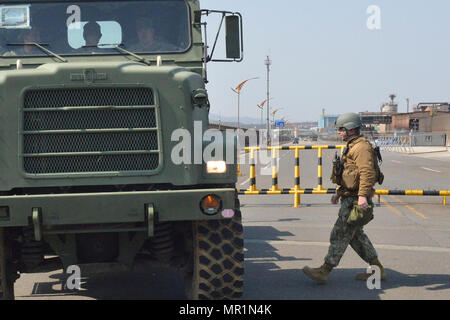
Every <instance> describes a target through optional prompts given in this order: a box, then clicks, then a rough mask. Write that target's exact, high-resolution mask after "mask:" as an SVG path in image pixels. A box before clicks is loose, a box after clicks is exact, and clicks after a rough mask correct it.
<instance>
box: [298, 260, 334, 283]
mask: <svg viewBox="0 0 450 320" xmlns="http://www.w3.org/2000/svg"><path fill="white" fill-rule="evenodd" d="M331 270H333V267H332V266H330V265H329V264H326V263H324V264H323V265H321V266H320V267H319V268H310V267H308V266H306V267H304V268H303V272H304V273H305V274H306V275H307V276H308V277H309V278H310V279H312V280H314V281H316V282H317V283H319V284H324V283H325V282H326V281H327V280H328V275H329V274H330V272H331Z"/></svg>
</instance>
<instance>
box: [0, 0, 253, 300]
mask: <svg viewBox="0 0 450 320" xmlns="http://www.w3.org/2000/svg"><path fill="white" fill-rule="evenodd" d="M0 11H1V12H0V13H1V14H0V34H1V39H0V41H1V43H0V50H1V52H0V272H1V277H0V297H1V298H2V299H13V298H14V282H15V281H16V280H17V279H18V278H19V276H20V274H22V273H39V272H50V271H56V270H62V271H63V274H66V273H67V272H66V271H68V270H69V269H70V270H72V269H73V268H74V266H75V267H76V268H78V270H79V271H80V275H81V277H82V278H83V279H84V278H87V279H89V277H90V276H92V275H93V274H95V273H98V272H121V271H130V270H132V269H133V267H135V266H136V265H138V264H141V263H142V264H143V265H145V266H149V268H150V267H151V266H152V265H158V266H161V265H163V266H165V267H168V268H176V269H177V270H179V271H180V272H181V273H182V274H183V276H184V279H185V287H186V292H187V297H188V298H191V299H235V298H239V297H241V295H242V292H243V273H244V250H243V229H242V222H241V213H240V209H239V200H238V198H237V192H236V188H235V183H236V179H237V174H236V154H234V155H232V156H230V157H231V159H232V161H225V159H223V160H221V159H218V160H217V159H216V160H214V161H206V160H204V159H203V160H201V161H192V162H189V161H182V162H180V163H177V162H176V161H173V153H174V152H173V150H174V148H175V146H177V144H178V143H179V142H180V140H176V139H173V134H172V133H173V132H174V131H175V130H185V131H187V132H188V133H191V134H193V135H194V134H196V132H194V131H196V130H197V128H199V130H197V131H199V133H200V135H202V133H204V132H205V131H206V130H207V129H208V113H209V109H210V102H209V99H208V92H207V90H206V89H205V88H206V86H205V83H207V81H208V80H207V72H206V69H207V68H206V65H207V63H208V62H210V61H220V62H222V61H236V62H239V61H241V60H242V58H243V44H242V17H241V15H240V14H239V13H234V12H226V11H215V10H202V9H200V4H199V2H198V1H197V0H120V1H104V0H97V1H95V0H93V1H83V2H72V1H65V0H58V1H54V0H45V1H41V0H39V1H37V0H36V1H35V0H31V1H26V2H23V1H19V0H17V1H16V0H2V1H1V5H0ZM210 15H214V16H216V17H217V18H216V22H217V27H219V28H218V29H219V31H218V32H217V37H215V41H216V42H215V43H214V46H213V48H212V50H210V49H209V47H210V46H209V45H208V41H207V39H208V38H207V32H206V25H207V24H206V22H205V21H206V20H208V16H210ZM219 22H220V25H219ZM223 27H224V28H223ZM223 29H225V32H226V33H225V34H224V32H222V31H221V30H223ZM218 39H219V41H218ZM221 39H224V40H225V41H221ZM222 42H223V43H222ZM216 44H218V46H217V47H222V48H225V50H226V53H225V52H224V53H223V56H224V57H223V58H221V59H214V58H213V53H214V50H215V49H216ZM196 124H200V125H199V126H198V125H196ZM200 139H201V138H200ZM200 141H201V142H200V155H201V152H202V150H204V149H205V148H206V147H207V143H206V142H205V141H203V140H200ZM223 141H225V142H224V144H223V148H224V150H225V149H227V150H229V149H230V146H231V150H235V149H236V138H235V137H233V136H231V137H228V136H224V137H223ZM188 145H189V146H190V147H189V148H190V150H189V149H184V152H188V151H191V152H192V154H198V150H197V149H198V143H196V142H195V141H194V142H193V143H192V144H188ZM196 148H197V149H196ZM183 156H184V155H183ZM223 158H225V155H224V157H223ZM183 159H184V158H183ZM73 270H75V269H73Z"/></svg>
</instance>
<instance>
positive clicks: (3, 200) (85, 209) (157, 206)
mask: <svg viewBox="0 0 450 320" xmlns="http://www.w3.org/2000/svg"><path fill="white" fill-rule="evenodd" d="M210 194H214V195H216V196H218V197H220V199H221V200H222V209H232V210H234V209H235V197H236V190H235V189H231V188H227V189H225V188H224V189H196V190H174V191H143V192H110V193H86V194H48V195H26V196H0V227H19V226H28V225H31V224H32V221H33V212H36V211H38V212H39V213H40V220H41V221H40V225H42V226H57V225H82V224H103V223H133V222H145V221H146V219H147V213H148V209H147V208H148V207H149V206H150V207H152V209H153V211H154V212H155V215H156V216H157V219H158V221H161V222H164V221H192V220H217V219H226V218H224V217H223V216H222V214H221V212H223V211H221V212H219V213H218V214H216V215H213V216H208V215H206V214H204V213H203V212H202V210H201V209H200V201H201V200H202V199H203V198H204V197H205V196H207V195H210ZM224 216H226V215H224Z"/></svg>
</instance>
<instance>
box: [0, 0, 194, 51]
mask: <svg viewBox="0 0 450 320" xmlns="http://www.w3.org/2000/svg"><path fill="white" fill-rule="evenodd" d="M32 43H37V44H39V45H40V46H41V47H44V48H46V49H48V50H51V51H52V52H54V53H56V54H58V55H92V54H96V55H99V54H111V55H113V54H116V55H117V54H125V53H123V52H121V51H118V50H116V46H117V45H121V47H122V48H124V49H126V50H128V51H131V52H135V53H140V54H146V53H148V54H153V53H180V52H184V51H186V50H187V49H189V47H190V45H191V34H190V22H189V10H188V5H187V4H186V2H185V1H184V0H140V1H139V0H137V1H125V0H123V1H101V2H100V1H89V2H40V3H22V4H18V3H11V4H5V3H3V4H2V3H0V56H2V57H12V56H43V55H47V54H46V53H45V51H43V50H41V49H40V48H39V47H38V46H36V45H33V44H32ZM27 44H28V45H27Z"/></svg>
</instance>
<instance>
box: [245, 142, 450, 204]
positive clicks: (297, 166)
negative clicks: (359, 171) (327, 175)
mask: <svg viewBox="0 0 450 320" xmlns="http://www.w3.org/2000/svg"><path fill="white" fill-rule="evenodd" d="M344 148H345V145H318V146H278V147H267V148H261V147H247V148H245V151H249V152H250V186H249V188H248V189H238V190H237V191H238V193H239V194H240V195H276V194H293V195H294V208H298V207H299V205H300V195H302V194H335V193H336V190H337V188H328V189H327V188H325V189H324V188H323V184H322V183H323V179H322V173H323V172H322V150H323V149H341V154H342V152H343V150H344ZM313 149H316V150H317V158H318V162H317V176H318V185H317V188H303V189H302V188H301V187H300V150H313ZM261 150H271V151H272V158H271V161H272V162H271V165H272V187H271V188H270V189H257V188H256V162H255V151H261ZM277 150H278V151H280V150H294V151H295V165H294V166H295V168H294V179H295V181H294V187H293V188H287V189H286V188H285V189H279V188H278V167H277ZM375 194H376V195H378V200H380V196H382V195H400V196H440V197H443V204H444V205H446V203H447V199H446V197H447V196H450V190H441V191H439V190H428V191H427V190H375Z"/></svg>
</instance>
